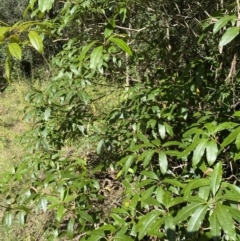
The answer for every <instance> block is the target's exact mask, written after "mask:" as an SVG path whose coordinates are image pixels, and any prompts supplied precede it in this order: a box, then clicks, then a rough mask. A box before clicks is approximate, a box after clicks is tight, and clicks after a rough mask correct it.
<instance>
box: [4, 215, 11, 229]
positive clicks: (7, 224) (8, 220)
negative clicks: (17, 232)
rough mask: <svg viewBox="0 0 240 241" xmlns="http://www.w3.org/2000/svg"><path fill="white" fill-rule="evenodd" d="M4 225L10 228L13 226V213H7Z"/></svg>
mask: <svg viewBox="0 0 240 241" xmlns="http://www.w3.org/2000/svg"><path fill="white" fill-rule="evenodd" d="M4 223H5V225H6V226H7V227H8V228H9V227H11V225H12V213H11V212H5V214H4Z"/></svg>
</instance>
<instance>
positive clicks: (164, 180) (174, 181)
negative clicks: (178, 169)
mask: <svg viewBox="0 0 240 241" xmlns="http://www.w3.org/2000/svg"><path fill="white" fill-rule="evenodd" d="M163 183H169V184H171V185H173V186H176V187H181V188H183V187H185V184H183V183H182V182H179V181H178V180H176V179H168V178H166V179H163Z"/></svg>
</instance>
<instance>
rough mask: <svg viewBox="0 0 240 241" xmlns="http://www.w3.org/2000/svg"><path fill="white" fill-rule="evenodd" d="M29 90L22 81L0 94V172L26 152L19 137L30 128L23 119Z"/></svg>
mask: <svg viewBox="0 0 240 241" xmlns="http://www.w3.org/2000/svg"><path fill="white" fill-rule="evenodd" d="M28 90H29V86H28V85H27V84H26V83H25V82H20V83H13V84H11V85H10V86H9V87H8V88H7V89H6V90H5V92H3V93H1V94H0V173H1V172H2V171H6V170H8V169H9V168H10V167H11V166H12V165H15V164H17V163H19V161H20V160H21V158H22V157H23V155H24V153H25V151H24V148H23V147H22V146H21V144H20V142H19V138H20V137H21V135H22V134H23V132H24V131H25V130H27V129H28V128H29V125H28V124H27V123H25V122H24V121H23V119H24V108H25V106H26V102H25V100H24V96H25V94H26V92H27V91H28Z"/></svg>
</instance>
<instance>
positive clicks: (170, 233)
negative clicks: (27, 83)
mask: <svg viewBox="0 0 240 241" xmlns="http://www.w3.org/2000/svg"><path fill="white" fill-rule="evenodd" d="M52 4H53V1H39V2H38V4H36V1H30V3H29V6H28V10H29V11H30V10H32V16H33V17H36V16H37V15H38V16H39V17H42V16H43V14H44V13H46V12H47V11H49V10H50V9H51V7H52V6H53V5H52ZM186 5H187V6H188V8H186ZM215 6H217V8H215ZM210 8H211V9H212V12H211V13H208V12H207V9H210ZM239 9H240V7H239V5H238V2H237V3H235V2H233V1H232V2H231V4H229V3H228V4H227V5H226V6H224V5H223V3H222V2H218V1H212V2H211V3H201V4H200V3H199V2H197V3H192V2H191V1H187V0H185V1H176V2H175V3H169V2H167V1H162V2H161V3H158V2H156V1H148V3H146V2H145V1H119V2H115V1H110V0H109V1H108V0H102V1H97V2H96V1H90V0H88V1H75V2H72V1H66V2H65V3H64V5H63V6H62V8H61V10H60V13H59V14H58V15H57V16H56V18H54V19H52V20H48V21H43V22H38V21H29V22H23V23H17V24H15V25H14V26H12V27H2V28H1V31H0V32H1V37H2V39H3V40H4V41H5V43H7V45H8V50H9V52H8V59H7V61H10V59H11V58H12V57H14V58H16V59H19V60H20V59H21V56H22V50H24V47H23V46H25V44H30V45H31V46H32V47H33V48H35V49H36V50H37V51H38V52H39V53H43V51H44V42H42V39H44V34H48V35H49V36H51V35H52V36H55V37H56V36H57V37H58V38H59V39H66V41H67V42H66V44H65V45H64V46H63V49H62V51H61V52H60V53H58V54H57V55H56V56H55V57H54V59H53V60H52V68H53V69H54V70H55V72H56V74H55V75H54V76H53V77H52V79H51V81H49V82H48V83H47V85H46V88H45V89H44V90H43V91H39V90H33V91H30V92H29V93H28V94H27V96H26V99H27V100H28V101H29V108H28V109H27V110H26V120H27V121H31V122H32V123H34V128H33V129H32V130H31V131H29V132H26V133H25V135H24V137H23V139H22V141H23V143H25V145H26V146H27V147H28V149H29V154H28V155H27V156H26V157H25V159H23V160H22V162H21V163H20V164H19V165H18V166H17V167H16V168H15V169H14V170H13V172H11V173H6V175H5V176H4V178H3V179H2V180H1V181H0V190H1V193H2V194H4V195H6V200H5V205H4V207H5V214H4V218H3V222H4V223H5V225H6V226H7V227H10V226H11V224H12V220H13V218H14V217H18V218H19V221H20V223H21V224H23V225H24V223H25V220H26V217H27V216H29V215H38V214H39V213H40V212H44V213H48V214H51V218H50V219H49V221H48V223H47V225H46V226H44V230H43V234H44V236H45V238H46V240H66V239H67V238H68V239H75V240H145V239H146V240H149V238H150V237H155V238H156V239H157V240H163V239H168V240H170V241H172V240H240V233H239V228H238V227H239V223H240V210H239V199H240V189H239V187H238V186H239V171H238V170H239V164H238V160H239V157H240V154H239V149H240V144H239V140H240V134H239V129H240V126H239V116H240V112H239V111H238V106H239V96H238V95H237V93H238V89H239V77H238V72H237V69H238V63H237V55H238V48H237V47H238V46H237V41H236V40H237V39H238V37H239V26H238V21H237V19H239V16H237V15H238V13H239ZM193 20H194V21H193ZM13 32H14V33H17V35H13ZM22 32H24V33H27V34H28V40H27V41H26V42H24V41H22V40H21V34H22ZM212 32H213V33H212ZM183 33H184V34H183ZM186 33H187V36H185V34H186ZM41 36H42V37H43V38H42V37H41ZM13 37H14V38H13ZM15 39H17V40H16V41H15ZM6 63H7V64H6V70H8V69H10V68H9V64H8V62H6ZM8 76H9V78H10V71H8ZM123 81H124V82H125V83H123ZM102 83H104V84H106V85H114V86H115V92H116V94H115V98H116V99H117V98H119V99H120V104H116V105H115V106H113V107H112V106H111V105H109V106H110V107H109V108H108V109H107V111H103V110H98V113H97V114H96V111H95V109H96V103H97V101H98V100H99V99H101V98H102V99H107V95H105V94H103V95H98V96H97V94H92V93H93V92H94V91H95V92H96V93H101V91H99V88H101V85H102ZM123 86H125V87H126V92H125V94H123V95H119V88H122V87H123ZM90 88H91V90H94V91H90ZM114 101H116V100H114ZM116 102H117V101H116ZM83 141H84V142H86V143H89V146H90V148H91V149H90V150H91V152H90V154H85V155H83V156H81V157H74V158H71V157H69V156H64V155H62V152H61V151H62V149H63V148H64V147H65V146H66V145H67V144H68V143H74V144H75V145H76V146H78V147H79V148H80V147H81V143H82V142H83ZM93 148H95V149H96V152H93ZM20 185H22V189H21V190H17V187H19V186H20Z"/></svg>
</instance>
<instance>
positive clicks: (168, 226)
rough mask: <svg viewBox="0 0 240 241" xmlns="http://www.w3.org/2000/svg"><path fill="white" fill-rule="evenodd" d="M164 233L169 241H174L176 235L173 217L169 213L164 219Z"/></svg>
mask: <svg viewBox="0 0 240 241" xmlns="http://www.w3.org/2000/svg"><path fill="white" fill-rule="evenodd" d="M164 228H165V232H166V233H167V237H168V240H169V241H175V240H176V233H175V224H174V222H173V217H172V215H171V214H170V213H168V214H167V216H166V217H165V226H164Z"/></svg>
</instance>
